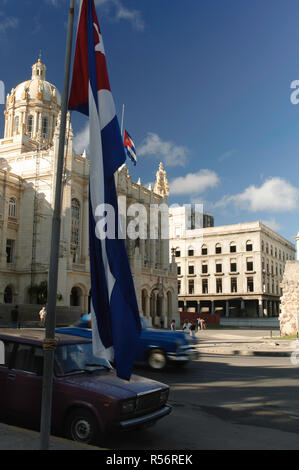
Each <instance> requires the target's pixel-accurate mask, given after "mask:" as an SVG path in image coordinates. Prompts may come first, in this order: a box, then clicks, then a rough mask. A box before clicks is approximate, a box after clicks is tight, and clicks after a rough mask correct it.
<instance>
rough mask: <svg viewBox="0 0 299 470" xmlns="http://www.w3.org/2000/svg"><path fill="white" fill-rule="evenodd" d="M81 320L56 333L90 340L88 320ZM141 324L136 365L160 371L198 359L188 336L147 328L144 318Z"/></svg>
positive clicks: (177, 332)
mask: <svg viewBox="0 0 299 470" xmlns="http://www.w3.org/2000/svg"><path fill="white" fill-rule="evenodd" d="M82 320H83V321H82ZM82 320H81V322H80V324H79V325H78V326H77V327H66V328H58V329H57V330H56V331H57V332H58V333H66V334H72V335H77V336H84V337H89V338H90V337H91V334H92V332H91V329H90V328H86V327H85V326H86V325H87V324H88V318H87V317H86V319H82ZM141 324H142V331H141V335H140V340H139V347H138V351H137V357H136V363H146V364H148V366H149V367H150V368H151V369H156V370H162V369H164V368H165V367H166V366H167V365H169V364H174V365H184V364H187V363H188V362H190V361H192V360H193V359H196V358H197V357H198V353H197V350H196V344H195V342H194V341H191V339H189V335H186V334H185V333H183V332H181V331H169V330H159V329H154V328H149V327H148V325H147V323H146V320H145V319H144V318H141Z"/></svg>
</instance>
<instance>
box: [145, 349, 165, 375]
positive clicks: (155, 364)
mask: <svg viewBox="0 0 299 470" xmlns="http://www.w3.org/2000/svg"><path fill="white" fill-rule="evenodd" d="M147 362H148V365H149V367H150V368H151V369H156V370H162V369H164V368H165V367H166V363H167V361H166V356H165V353H164V351H162V349H153V350H152V351H150V353H149V355H148V360H147Z"/></svg>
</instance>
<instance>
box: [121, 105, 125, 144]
mask: <svg viewBox="0 0 299 470" xmlns="http://www.w3.org/2000/svg"><path fill="white" fill-rule="evenodd" d="M124 115H125V105H124V104H123V109H122V114H121V131H120V133H121V136H122V137H123V130H124Z"/></svg>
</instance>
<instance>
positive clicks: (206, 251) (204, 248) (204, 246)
mask: <svg viewBox="0 0 299 470" xmlns="http://www.w3.org/2000/svg"><path fill="white" fill-rule="evenodd" d="M201 254H202V255H207V254H208V247H207V245H202V247H201Z"/></svg>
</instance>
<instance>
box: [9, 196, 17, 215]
mask: <svg viewBox="0 0 299 470" xmlns="http://www.w3.org/2000/svg"><path fill="white" fill-rule="evenodd" d="M8 215H9V217H16V216H17V201H16V200H15V198H14V197H11V198H10V199H9V203H8Z"/></svg>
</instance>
